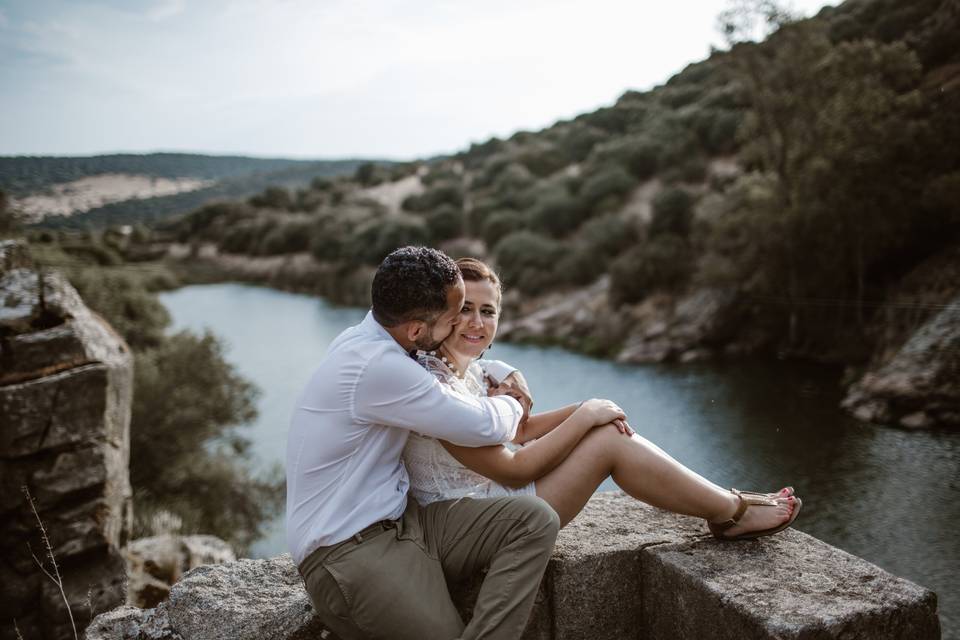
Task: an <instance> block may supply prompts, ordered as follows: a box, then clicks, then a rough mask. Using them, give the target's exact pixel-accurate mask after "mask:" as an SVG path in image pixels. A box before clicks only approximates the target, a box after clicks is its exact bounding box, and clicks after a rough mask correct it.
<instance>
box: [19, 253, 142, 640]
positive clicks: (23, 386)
mask: <svg viewBox="0 0 960 640" xmlns="http://www.w3.org/2000/svg"><path fill="white" fill-rule="evenodd" d="M132 376H133V363H132V358H131V354H130V351H129V349H128V348H127V346H126V344H125V343H124V342H123V340H122V339H121V338H120V337H119V336H118V335H117V334H116V333H115V332H114V331H113V330H112V329H111V328H110V326H109V325H108V324H107V323H106V322H105V321H104V320H102V319H101V318H100V317H99V316H97V315H96V314H94V313H93V312H91V311H90V310H89V309H88V308H87V307H86V306H85V305H84V303H83V301H82V300H81V299H80V297H79V296H78V295H77V292H76V291H75V290H74V289H73V287H71V286H70V284H69V283H68V282H67V281H66V280H65V279H64V278H63V277H62V276H60V275H58V274H56V273H47V272H42V271H40V270H38V269H36V268H35V267H34V265H33V264H32V263H31V261H30V258H29V256H28V254H27V250H26V247H25V246H24V245H23V244H21V243H18V242H15V241H0V471H2V473H0V478H2V480H0V484H2V490H0V546H2V547H3V549H4V554H3V559H2V560H0V594H2V598H0V620H2V624H0V638H14V637H16V632H15V629H14V620H15V621H16V627H17V629H19V633H20V634H22V636H23V637H25V638H44V639H55V638H57V639H58V638H66V637H72V636H73V631H72V627H71V621H70V618H69V616H68V609H67V606H66V605H65V603H64V599H63V597H62V596H61V593H60V590H59V588H58V587H57V586H56V584H55V583H54V581H53V580H51V579H49V578H48V577H47V576H45V575H44V573H43V571H42V570H41V567H39V566H38V563H37V561H35V559H34V557H32V555H35V556H36V558H37V559H38V560H39V561H41V562H43V563H44V568H45V569H46V570H47V571H50V572H53V567H52V565H51V563H50V561H49V557H48V551H47V549H46V545H45V544H44V541H43V539H42V536H41V532H40V529H39V526H38V517H39V520H40V521H42V523H43V525H44V527H45V529H46V533H47V535H48V537H49V542H50V551H52V555H53V556H54V557H55V558H56V561H57V563H58V565H59V566H58V569H59V574H60V576H62V582H63V587H64V592H65V594H64V595H65V596H66V600H67V602H69V608H70V610H72V613H73V616H74V618H75V623H76V627H77V628H78V629H82V628H83V627H84V626H86V623H87V622H88V621H89V620H90V619H91V618H92V617H93V616H94V615H96V614H97V613H98V612H100V611H104V610H107V609H110V608H113V607H115V606H117V605H119V604H121V603H123V602H124V600H125V597H126V582H125V563H124V560H123V557H122V555H121V553H120V548H121V547H122V546H123V545H124V544H125V542H126V539H127V537H128V535H129V531H130V525H131V502H130V497H131V491H130V482H129V471H128V463H129V428H130V402H131V390H132V379H133V378H132ZM23 487H26V488H27V490H28V491H29V494H30V495H31V496H32V497H33V499H34V500H35V508H36V513H34V511H33V509H32V508H31V503H30V502H29V501H28V500H27V499H26V496H25V492H24V491H23V490H22V488H23Z"/></svg>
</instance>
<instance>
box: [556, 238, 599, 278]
mask: <svg viewBox="0 0 960 640" xmlns="http://www.w3.org/2000/svg"><path fill="white" fill-rule="evenodd" d="M604 264H605V262H604V261H603V260H602V256H598V255H597V254H596V253H594V252H593V251H591V250H590V248H589V247H588V246H587V245H586V244H584V243H582V242H575V243H574V244H572V245H568V246H567V247H565V249H564V251H563V253H562V254H561V255H560V258H559V259H558V260H557V264H556V267H555V269H554V272H555V274H556V280H557V283H558V284H569V285H573V286H578V287H579V286H583V285H588V284H590V283H591V282H593V281H594V280H596V279H597V278H598V277H600V276H601V275H602V274H603V270H604Z"/></svg>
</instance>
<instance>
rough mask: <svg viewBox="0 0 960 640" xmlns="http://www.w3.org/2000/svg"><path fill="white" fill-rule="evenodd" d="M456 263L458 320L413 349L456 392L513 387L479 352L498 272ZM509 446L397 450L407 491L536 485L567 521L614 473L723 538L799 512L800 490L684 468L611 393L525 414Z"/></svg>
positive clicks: (767, 529) (454, 494) (489, 331)
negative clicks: (718, 481) (726, 482)
mask: <svg viewBox="0 0 960 640" xmlns="http://www.w3.org/2000/svg"><path fill="white" fill-rule="evenodd" d="M457 264H458V265H459V266H460V270H461V272H462V273H463V279H464V284H465V286H466V298H465V302H464V305H463V309H462V311H461V319H460V323H459V324H458V325H457V327H456V328H455V329H454V332H453V333H452V334H451V335H450V337H449V338H447V340H446V341H444V343H443V345H442V346H441V348H440V349H439V350H438V351H437V352H431V353H421V354H420V362H421V364H423V365H424V366H425V367H427V369H428V370H430V371H432V372H433V373H434V374H435V375H436V376H437V377H438V378H439V379H440V380H441V382H443V383H444V384H448V385H451V386H453V387H454V388H456V389H458V390H459V391H461V392H465V393H471V394H474V395H481V394H484V395H485V394H488V393H489V394H498V393H511V387H510V386H509V385H506V384H496V383H497V382H498V381H500V380H501V378H500V376H501V375H502V374H503V373H504V372H503V371H494V370H493V367H491V370H490V371H484V369H483V361H480V360H478V359H479V358H480V356H481V354H483V352H484V351H485V350H486V349H487V348H488V347H489V346H490V344H491V342H492V341H493V339H494V336H495V335H496V332H497V324H498V319H499V314H500V301H501V290H500V281H499V279H498V278H497V276H496V274H494V273H493V271H492V270H491V269H490V268H489V267H488V266H487V265H485V264H484V263H482V262H480V261H479V260H475V259H472V258H462V259H460V260H458V261H457ZM493 364H499V365H502V363H493ZM513 445H514V446H508V445H501V446H494V447H477V448H472V447H462V446H458V445H454V444H451V443H449V442H445V441H438V440H434V439H432V438H427V437H424V436H420V435H419V434H416V433H411V434H410V438H409V439H408V441H407V445H406V448H405V450H404V456H403V457H404V462H405V464H406V466H407V471H408V472H409V474H410V492H411V494H412V495H413V496H414V497H415V498H416V499H417V500H418V501H419V502H420V503H421V504H427V503H429V502H434V501H436V500H446V499H452V498H461V497H468V496H469V497H494V496H503V495H515V494H536V495H537V496H539V497H540V498H542V499H544V500H545V501H547V502H548V503H549V504H550V505H551V506H552V507H553V508H554V510H555V511H556V512H557V514H558V515H559V516H560V521H561V523H562V525H566V524H567V523H568V522H570V521H571V520H572V519H573V518H574V517H575V516H576V515H577V513H579V512H580V510H581V509H582V508H583V506H584V505H585V504H586V502H587V500H588V499H589V498H590V496H591V495H592V494H593V492H594V491H595V490H596V488H597V487H598V486H599V485H600V483H601V482H603V481H604V480H605V479H606V478H607V477H608V476H612V477H613V480H614V482H616V483H617V485H618V486H619V487H620V488H621V489H623V490H624V491H625V492H626V493H628V494H629V495H631V496H633V497H634V498H636V499H638V500H642V501H643V502H646V503H647V504H650V505H653V506H655V507H659V508H661V509H666V510H668V511H673V512H676V513H682V514H686V515H691V516H697V517H701V518H704V519H705V520H706V521H707V524H708V526H709V528H710V531H711V532H712V533H713V534H714V536H716V537H717V538H720V539H723V540H739V539H749V538H756V537H760V536H765V535H770V534H773V533H777V532H778V531H782V530H783V529H785V528H786V527H788V526H790V524H792V523H793V521H794V520H795V519H796V517H797V515H798V514H799V512H800V507H801V502H800V499H799V498H797V497H795V496H794V495H793V490H792V489H791V488H790V487H786V488H784V489H781V490H780V491H779V492H777V493H775V494H758V493H753V492H747V491H744V492H738V491H737V490H735V489H731V490H730V491H727V490H725V489H722V488H721V487H719V486H717V485H715V484H713V483H712V482H710V481H708V480H706V479H705V478H703V477H701V476H700V475H698V474H696V473H694V472H693V471H691V470H690V469H687V468H686V467H684V466H683V465H682V464H680V463H679V462H677V461H676V460H674V459H673V458H671V457H670V456H669V455H667V454H666V453H665V452H664V451H663V450H661V449H660V448H659V447H657V446H656V445H654V444H652V443H651V442H649V441H647V440H646V439H644V438H642V437H641V436H639V435H637V434H636V433H634V432H633V430H632V429H630V427H629V425H628V424H627V423H626V416H625V415H624V414H623V412H622V410H621V409H620V408H619V407H617V406H616V405H615V404H614V403H612V402H610V401H609V400H598V399H592V400H587V401H585V402H582V403H581V404H580V405H571V406H568V407H564V408H561V409H556V410H554V411H549V412H546V413H540V414H537V415H532V416H531V417H530V418H529V420H527V421H526V423H524V424H523V425H522V426H521V427H520V428H519V429H518V431H517V436H516V438H515V439H514V441H513ZM516 445H524V446H522V447H517V446H516Z"/></svg>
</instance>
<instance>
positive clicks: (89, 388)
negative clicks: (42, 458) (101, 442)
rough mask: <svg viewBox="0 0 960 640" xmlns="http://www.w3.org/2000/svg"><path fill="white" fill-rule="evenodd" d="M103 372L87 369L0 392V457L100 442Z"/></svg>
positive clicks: (105, 379) (98, 367) (100, 368)
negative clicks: (97, 440) (95, 441)
mask: <svg viewBox="0 0 960 640" xmlns="http://www.w3.org/2000/svg"><path fill="white" fill-rule="evenodd" d="M108 373H109V372H108V370H107V368H106V366H104V365H103V364H100V363H96V364H88V365H84V366H82V367H77V368H75V369H70V370H68V371H63V372H61V373H58V374H55V375H52V376H47V377H45V378H39V379H37V380H31V381H29V382H24V383H22V384H12V385H7V386H3V387H0V458H14V457H19V456H28V455H33V454H35V453H37V452H39V451H43V450H45V449H52V448H56V447H61V446H63V445H79V444H81V443H85V442H90V441H93V440H96V439H102V438H103V437H104V435H105V434H104V428H105V426H106V425H105V424H104V413H105V411H106V410H107V401H108V397H107V386H108Z"/></svg>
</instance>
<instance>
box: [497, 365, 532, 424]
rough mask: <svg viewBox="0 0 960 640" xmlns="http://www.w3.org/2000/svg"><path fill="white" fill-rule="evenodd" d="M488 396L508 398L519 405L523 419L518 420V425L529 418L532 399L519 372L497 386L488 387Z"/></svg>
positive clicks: (515, 372)
mask: <svg viewBox="0 0 960 640" xmlns="http://www.w3.org/2000/svg"><path fill="white" fill-rule="evenodd" d="M488 395H491V396H510V397H511V398H513V399H514V400H516V401H517V402H519V403H520V406H521V407H522V408H523V417H522V418H520V424H521V425H522V424H524V423H525V422H526V421H527V418H529V417H530V410H531V409H532V408H533V398H532V397H530V389H529V388H528V387H527V381H526V380H524V378H523V375H522V374H520V372H519V371H514V372H513V373H511V374H510V375H509V376H507V377H506V378H505V379H504V380H503V382H501V383H500V384H498V385H497V386H495V387H493V386H491V387H490V391H489V392H488Z"/></svg>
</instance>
